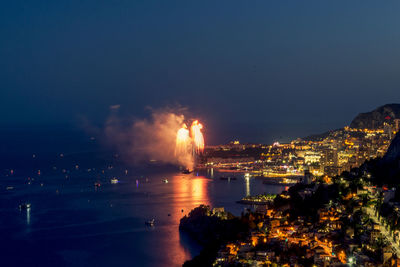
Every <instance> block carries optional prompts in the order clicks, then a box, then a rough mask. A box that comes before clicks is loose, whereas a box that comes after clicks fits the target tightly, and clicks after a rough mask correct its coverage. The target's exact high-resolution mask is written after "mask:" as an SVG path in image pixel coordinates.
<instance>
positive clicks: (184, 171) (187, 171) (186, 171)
mask: <svg viewBox="0 0 400 267" xmlns="http://www.w3.org/2000/svg"><path fill="white" fill-rule="evenodd" d="M192 172H193V171H191V170H189V169H184V170H183V171H182V173H183V174H190V173H192Z"/></svg>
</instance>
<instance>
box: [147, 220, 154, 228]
mask: <svg viewBox="0 0 400 267" xmlns="http://www.w3.org/2000/svg"><path fill="white" fill-rule="evenodd" d="M154 223H155V220H154V219H151V220H149V221H147V222H145V224H146V225H147V226H151V227H153V226H154Z"/></svg>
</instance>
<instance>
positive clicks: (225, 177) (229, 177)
mask: <svg viewBox="0 0 400 267" xmlns="http://www.w3.org/2000/svg"><path fill="white" fill-rule="evenodd" d="M219 179H220V180H227V181H231V180H236V179H237V178H236V177H235V176H221V177H219Z"/></svg>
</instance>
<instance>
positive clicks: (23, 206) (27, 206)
mask: <svg viewBox="0 0 400 267" xmlns="http://www.w3.org/2000/svg"><path fill="white" fill-rule="evenodd" d="M30 208H31V203H21V204H19V209H20V210H27V209H30Z"/></svg>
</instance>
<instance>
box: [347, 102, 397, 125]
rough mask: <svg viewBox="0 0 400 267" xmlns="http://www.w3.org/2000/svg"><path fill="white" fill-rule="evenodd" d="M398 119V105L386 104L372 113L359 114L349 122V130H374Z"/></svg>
mask: <svg viewBox="0 0 400 267" xmlns="http://www.w3.org/2000/svg"><path fill="white" fill-rule="evenodd" d="M394 119H400V104H386V105H384V106H381V107H379V108H377V109H375V110H373V111H370V112H366V113H360V114H358V115H357V116H356V117H355V118H354V120H353V121H352V122H351V124H350V127H351V128H362V129H364V128H367V129H376V128H379V127H381V126H382V125H383V123H384V122H385V121H386V122H393V120H394Z"/></svg>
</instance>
